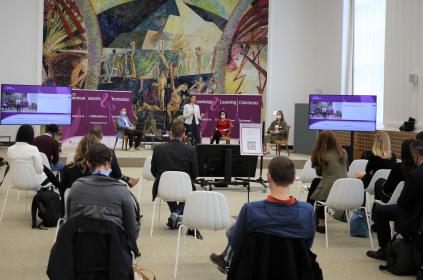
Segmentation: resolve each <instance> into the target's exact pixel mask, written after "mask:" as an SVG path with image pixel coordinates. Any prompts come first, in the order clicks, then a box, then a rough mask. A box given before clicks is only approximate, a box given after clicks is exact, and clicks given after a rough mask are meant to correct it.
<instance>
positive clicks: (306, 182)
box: [296, 159, 318, 199]
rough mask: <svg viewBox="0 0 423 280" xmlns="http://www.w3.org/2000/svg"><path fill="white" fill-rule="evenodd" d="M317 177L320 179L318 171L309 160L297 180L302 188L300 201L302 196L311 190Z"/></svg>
mask: <svg viewBox="0 0 423 280" xmlns="http://www.w3.org/2000/svg"><path fill="white" fill-rule="evenodd" d="M316 177H318V176H317V174H316V169H314V168H313V167H311V160H310V159H309V160H307V161H306V163H305V164H304V166H303V170H302V171H301V174H300V176H298V177H297V178H296V179H297V181H298V184H299V186H300V199H301V195H302V194H303V193H304V192H305V191H308V189H309V188H310V184H311V182H312V181H313V179H314V178H316Z"/></svg>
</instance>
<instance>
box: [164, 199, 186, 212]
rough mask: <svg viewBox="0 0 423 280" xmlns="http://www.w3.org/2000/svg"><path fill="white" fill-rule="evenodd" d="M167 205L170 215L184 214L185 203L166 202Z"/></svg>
mask: <svg viewBox="0 0 423 280" xmlns="http://www.w3.org/2000/svg"><path fill="white" fill-rule="evenodd" d="M167 205H168V206H169V210H170V213H176V214H178V215H183V214H184V207H185V202H179V203H178V202H176V201H168V202H167Z"/></svg>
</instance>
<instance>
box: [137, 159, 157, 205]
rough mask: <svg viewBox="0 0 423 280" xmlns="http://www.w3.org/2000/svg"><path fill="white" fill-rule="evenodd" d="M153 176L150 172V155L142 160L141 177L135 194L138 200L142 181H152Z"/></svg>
mask: <svg viewBox="0 0 423 280" xmlns="http://www.w3.org/2000/svg"><path fill="white" fill-rule="evenodd" d="M154 179H155V178H154V176H153V174H152V173H151V157H147V158H146V159H145V160H144V166H143V168H142V177H141V184H139V186H138V194H137V198H138V201H140V199H141V187H142V186H143V184H142V183H143V182H144V181H154Z"/></svg>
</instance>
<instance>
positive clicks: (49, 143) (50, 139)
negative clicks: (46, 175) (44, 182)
mask: <svg viewBox="0 0 423 280" xmlns="http://www.w3.org/2000/svg"><path fill="white" fill-rule="evenodd" d="M58 132H59V127H58V126H57V125H55V124H49V125H47V126H46V133H44V135H40V136H37V137H35V140H34V145H35V146H37V148H38V150H39V151H40V152H41V153H44V154H46V156H47V158H48V161H49V163H50V168H51V170H52V171H59V170H62V169H63V167H65V164H64V163H63V162H59V142H57V140H56V139H54V136H56V135H57V133H58Z"/></svg>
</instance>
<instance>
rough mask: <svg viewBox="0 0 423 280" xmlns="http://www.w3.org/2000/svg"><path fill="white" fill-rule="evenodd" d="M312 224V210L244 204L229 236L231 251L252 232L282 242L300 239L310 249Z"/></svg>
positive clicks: (299, 203)
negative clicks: (266, 235) (276, 238)
mask: <svg viewBox="0 0 423 280" xmlns="http://www.w3.org/2000/svg"><path fill="white" fill-rule="evenodd" d="M315 227H316V222H315V218H314V210H313V207H312V206H311V205H310V204H308V203H305V202H302V201H296V202H295V203H294V204H292V205H286V204H281V203H275V202H270V201H268V200H261V201H255V202H250V203H246V204H244V206H243V207H242V208H241V211H240V213H239V217H238V219H237V221H236V224H235V228H234V230H233V232H232V234H231V236H230V245H231V247H232V248H233V250H236V249H237V248H239V246H241V244H239V243H240V241H241V239H242V236H245V235H247V234H249V233H252V232H257V233H265V234H269V235H275V236H280V237H286V238H298V239H304V240H305V241H306V243H307V246H308V247H309V248H311V246H312V245H313V240H314V235H315Z"/></svg>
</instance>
